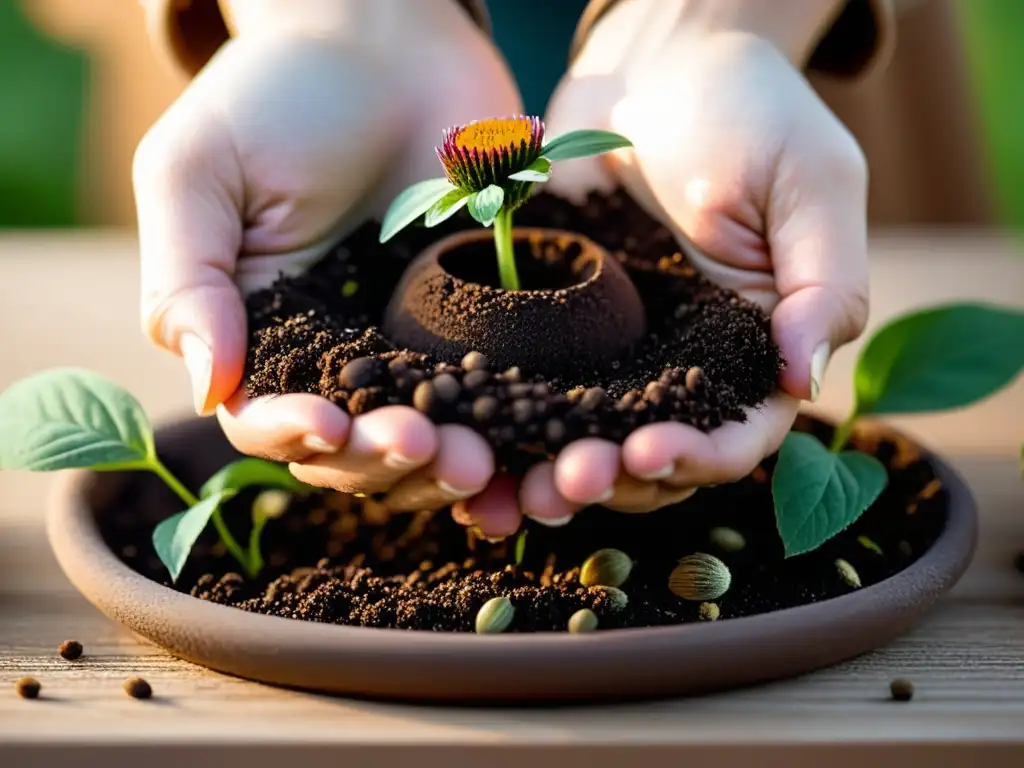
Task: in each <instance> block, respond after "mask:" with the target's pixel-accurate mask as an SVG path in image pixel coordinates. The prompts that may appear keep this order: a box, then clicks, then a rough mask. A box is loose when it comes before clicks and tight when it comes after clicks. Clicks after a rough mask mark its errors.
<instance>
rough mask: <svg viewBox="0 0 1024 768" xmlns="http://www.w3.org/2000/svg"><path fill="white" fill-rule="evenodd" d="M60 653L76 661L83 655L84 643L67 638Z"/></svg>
mask: <svg viewBox="0 0 1024 768" xmlns="http://www.w3.org/2000/svg"><path fill="white" fill-rule="evenodd" d="M60 655H61V657H62V658H65V659H67V660H68V661H74V660H75V659H77V658H78V657H80V656H81V655H82V644H81V643H80V642H78V641H77V640H65V641H64V642H63V643H61V644H60Z"/></svg>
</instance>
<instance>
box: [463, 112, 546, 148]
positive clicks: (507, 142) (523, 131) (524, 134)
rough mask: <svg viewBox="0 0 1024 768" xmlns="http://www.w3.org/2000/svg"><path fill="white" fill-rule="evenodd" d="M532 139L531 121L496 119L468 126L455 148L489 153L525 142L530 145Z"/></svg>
mask: <svg viewBox="0 0 1024 768" xmlns="http://www.w3.org/2000/svg"><path fill="white" fill-rule="evenodd" d="M532 138H533V123H532V122H531V121H530V120H529V119H526V120H523V119H518V118H514V117H512V118H496V119H494V120H481V121H479V122H477V123H472V124H470V125H467V126H466V127H465V128H463V129H462V130H461V131H459V134H458V136H456V137H455V146H457V147H458V148H459V149H464V150H475V151H477V152H487V151H488V150H492V149H507V148H509V147H518V146H519V144H520V143H521V142H524V141H525V142H526V143H527V144H529V143H530V140H531V139H532Z"/></svg>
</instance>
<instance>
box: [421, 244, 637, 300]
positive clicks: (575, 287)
mask: <svg viewBox="0 0 1024 768" xmlns="http://www.w3.org/2000/svg"><path fill="white" fill-rule="evenodd" d="M531 235H537V236H541V237H548V238H563V237H564V238H570V239H572V240H575V241H576V242H578V243H580V245H581V246H583V249H584V250H583V252H584V253H586V252H587V251H593V252H594V253H596V254H597V255H599V256H600V257H601V258H600V259H598V260H597V269H595V270H594V272H593V274H592V275H590V277H588V278H587V279H586V280H583V281H581V282H578V283H573V284H572V285H570V286H568V287H566V288H520V289H519V290H515V291H513V290H509V289H508V288H502V287H501V286H497V285H487V284H486V283H476V282H473V281H472V280H465V279H463V278H461V277H458V276H457V275H454V274H452V273H451V272H449V271H448V270H447V269H445V267H444V265H443V264H442V263H441V258H442V257H443V256H444V254H445V253H447V252H448V251H452V250H454V249H455V248H459V247H461V246H464V245H467V244H469V243H475V242H476V241H491V242H493V240H494V234H493V233H492V231H491V230H490V229H464V230H462V231H460V232H454V233H452V234H450V235H445V236H444V237H442V238H441V239H439V240H435V241H434V242H432V243H431V244H430V245H428V246H427V247H426V248H424V249H423V250H422V251H420V252H419V254H418V256H416V257H415V259H414V262H412V263H415V262H417V261H421V262H429V261H432V262H434V263H436V264H437V268H438V269H440V270H441V271H442V272H444V274H445V275H447V277H448V278H449V279H450V280H451V281H452V285H453V286H454V287H455V288H456V289H457V290H458V289H462V288H466V287H467V286H473V287H474V288H475V289H476V290H479V291H480V292H483V293H493V294H495V295H501V294H506V293H513V294H516V295H518V296H522V297H524V298H527V299H529V298H536V297H540V296H566V295H568V294H570V293H578V292H580V291H583V290H586V289H587V288H588V287H589V286H590V285H592V284H593V283H595V282H597V280H598V278H600V277H601V274H602V273H603V272H604V269H605V264H606V263H607V262H608V261H609V260H610V259H614V258H615V257H614V256H613V255H612V253H611V251H609V250H608V249H607V248H605V247H604V246H603V245H601V244H600V243H598V242H596V241H595V240H591V239H590V238H589V237H587V236H586V235H584V234H582V233H580V232H573V231H572V230H570V229H558V228H557V227H515V226H514V227H512V242H513V244H515V243H517V242H521V241H522V240H523V239H528V238H529V237H530V236H531ZM580 255H583V254H580ZM576 258H579V256H577V257H576ZM620 266H621V265H620ZM631 282H632V281H631Z"/></svg>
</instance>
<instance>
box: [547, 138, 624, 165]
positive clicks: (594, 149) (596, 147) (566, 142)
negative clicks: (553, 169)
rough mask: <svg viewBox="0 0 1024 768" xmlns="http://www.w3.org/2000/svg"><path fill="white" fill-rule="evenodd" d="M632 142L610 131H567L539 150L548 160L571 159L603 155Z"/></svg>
mask: <svg viewBox="0 0 1024 768" xmlns="http://www.w3.org/2000/svg"><path fill="white" fill-rule="evenodd" d="M632 146H633V142H631V141H630V140H629V139H627V138H626V137H625V136H620V135H619V134H617V133H612V132H611V131H569V133H563V134H562V135H561V136H558V137H557V138H554V139H552V140H551V142H550V143H549V144H547V146H545V147H544V148H543V149H542V150H541V151H540V154H541V157H546V158H547V159H548V160H552V161H554V160H571V159H572V158H574V157H589V156H591V155H603V154H604V153H605V152H611V151H612V150H614V149H622V147H632Z"/></svg>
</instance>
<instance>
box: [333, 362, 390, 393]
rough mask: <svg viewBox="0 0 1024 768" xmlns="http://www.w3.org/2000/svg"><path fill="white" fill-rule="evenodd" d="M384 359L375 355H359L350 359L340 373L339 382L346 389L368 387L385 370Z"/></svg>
mask: <svg viewBox="0 0 1024 768" xmlns="http://www.w3.org/2000/svg"><path fill="white" fill-rule="evenodd" d="M384 368H385V365H384V363H383V361H381V360H378V359H377V358H375V357H357V358H356V359H355V360H350V361H349V362H348V363H346V364H345V367H344V368H342V369H341V373H340V374H338V384H340V385H341V386H343V387H345V389H360V388H362V387H368V386H370V385H371V384H373V382H374V381H376V380H377V377H378V376H380V374H381V373H382V372H383V371H384Z"/></svg>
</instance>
